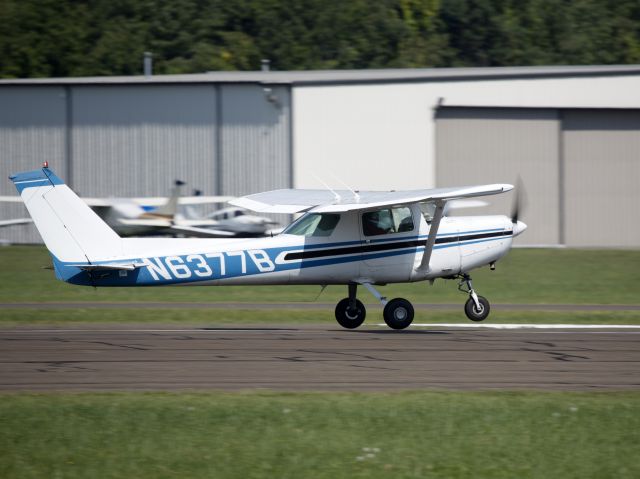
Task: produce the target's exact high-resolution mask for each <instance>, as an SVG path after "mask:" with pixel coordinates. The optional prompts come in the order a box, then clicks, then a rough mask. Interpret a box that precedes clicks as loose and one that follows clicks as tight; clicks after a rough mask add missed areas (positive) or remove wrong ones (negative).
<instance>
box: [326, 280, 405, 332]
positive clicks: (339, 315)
mask: <svg viewBox="0 0 640 479" xmlns="http://www.w3.org/2000/svg"><path fill="white" fill-rule="evenodd" d="M363 286H364V287H365V288H367V289H368V290H369V291H370V292H371V294H373V295H374V296H375V297H376V298H377V299H378V300H379V301H380V302H381V303H382V304H383V305H384V310H383V313H382V314H383V316H384V322H385V323H387V326H389V327H390V328H392V329H404V328H406V327H407V326H409V325H410V324H411V322H412V321H413V316H414V310H413V306H412V305H411V303H410V302H409V301H407V300H406V299H403V298H395V299H392V300H390V301H387V298H385V297H384V296H382V295H381V294H380V293H379V292H378V291H377V290H376V289H375V288H374V287H373V285H371V284H369V283H363ZM357 288H358V285H357V284H356V283H350V284H349V297H348V298H344V299H343V300H341V301H340V302H339V303H338V305H337V306H336V320H337V321H338V324H340V326H342V327H343V328H347V329H354V328H357V327H358V326H360V325H361V324H362V323H363V322H364V318H365V317H366V315H367V311H366V309H365V307H364V304H362V302H360V300H358V299H356V291H357Z"/></svg>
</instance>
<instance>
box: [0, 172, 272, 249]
mask: <svg viewBox="0 0 640 479" xmlns="http://www.w3.org/2000/svg"><path fill="white" fill-rule="evenodd" d="M183 184H184V183H183V182H181V181H176V182H175V185H174V187H173V189H172V190H171V195H170V196H169V197H168V198H164V197H140V198H82V200H83V201H84V202H85V203H86V204H87V205H89V206H90V207H91V208H92V209H93V210H94V211H95V212H96V213H97V214H98V216H100V218H102V219H103V220H104V221H105V222H106V223H107V224H108V225H109V226H110V227H111V228H112V229H113V230H114V231H115V232H116V233H118V235H120V236H158V235H184V236H195V237H203V238H231V237H235V236H241V237H244V236H265V235H267V234H269V230H270V228H273V225H275V223H274V222H273V221H271V220H270V219H269V218H265V217H262V216H254V215H250V214H247V212H246V210H242V209H241V208H223V209H221V210H217V211H214V212H213V213H211V214H209V215H208V216H206V217H205V216H204V215H202V214H199V213H198V212H196V211H194V209H193V208H194V207H196V206H199V205H206V204H222V203H226V202H228V201H229V200H231V199H233V198H234V197H233V196H201V195H194V196H181V194H180V189H181V187H182V185H183ZM0 202H22V199H21V198H20V197H17V196H0ZM24 222H31V220H26V221H22V223H24ZM8 224H20V223H18V222H15V223H8ZM0 226H3V225H2V224H1V223H0Z"/></svg>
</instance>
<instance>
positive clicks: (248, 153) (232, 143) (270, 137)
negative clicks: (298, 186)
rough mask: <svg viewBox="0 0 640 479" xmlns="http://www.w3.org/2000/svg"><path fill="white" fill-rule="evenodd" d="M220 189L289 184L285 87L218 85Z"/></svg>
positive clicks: (233, 191) (235, 191) (246, 190)
mask: <svg viewBox="0 0 640 479" xmlns="http://www.w3.org/2000/svg"><path fill="white" fill-rule="evenodd" d="M221 110H222V134H221V138H222V163H221V165H220V167H221V172H222V187H223V191H222V194H226V195H246V194H250V193H257V192H260V191H267V190H273V189H278V188H288V187H290V185H291V152H290V145H291V143H290V142H291V134H290V127H291V125H290V118H291V113H290V111H291V99H290V93H289V89H288V88H287V87H276V86H265V87H263V86H254V87H247V86H244V85H224V86H222V108H221Z"/></svg>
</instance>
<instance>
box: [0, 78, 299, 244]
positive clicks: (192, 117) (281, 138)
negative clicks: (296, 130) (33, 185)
mask: <svg viewBox="0 0 640 479" xmlns="http://www.w3.org/2000/svg"><path fill="white" fill-rule="evenodd" d="M290 98H291V95H290V89H289V87H282V86H273V87H268V86H263V85H257V84H233V85H231V84H228V85H227V84H214V83H210V84H184V83H183V84H175V85H73V86H68V87H64V86H62V87H40V86H26V87H12V86H10V87H2V88H0V105H1V108H0V157H1V158H2V172H3V175H4V176H5V178H6V176H8V175H9V174H10V173H13V172H17V171H24V170H29V169H34V168H37V167H38V166H39V165H40V164H41V163H42V161H44V160H45V159H46V160H48V161H49V163H50V166H51V168H52V169H54V171H56V173H58V175H59V176H60V177H62V178H63V179H64V180H65V181H66V182H67V183H68V184H70V185H71V186H72V187H73V188H74V190H75V191H76V192H78V193H79V194H80V195H81V196H97V197H118V196H124V197H127V196H164V195H167V194H169V191H170V188H171V186H172V185H173V182H174V180H176V179H180V180H182V181H185V182H186V183H187V189H186V190H185V192H186V193H187V194H188V193H189V192H190V190H191V189H199V190H201V191H202V192H203V193H204V194H210V195H215V194H224V195H242V194H248V193H254V192H258V191H264V190H268V189H276V188H287V187H290V186H291V99H290ZM0 194H2V195H15V194H16V191H15V189H14V188H13V185H12V184H11V183H10V182H9V181H3V182H2V183H1V185H0ZM17 217H28V214H27V211H26V209H25V208H24V206H23V205H21V204H6V203H4V204H0V219H11V218H17ZM277 219H279V220H280V221H283V220H285V219H287V218H285V217H281V218H277ZM0 238H2V239H7V240H9V241H11V242H18V243H24V242H40V237H39V235H38V234H37V232H36V231H35V228H34V227H33V226H12V227H8V228H3V229H2V230H0Z"/></svg>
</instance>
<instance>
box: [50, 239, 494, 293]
mask: <svg viewBox="0 0 640 479" xmlns="http://www.w3.org/2000/svg"><path fill="white" fill-rule="evenodd" d="M486 231H501V230H479V231H470V232H465V233H455V234H456V235H458V236H460V237H462V238H461V239H460V240H459V241H453V242H451V243H444V244H440V245H438V244H437V245H435V246H434V249H444V248H452V247H457V246H459V245H460V244H475V243H484V242H488V241H496V240H501V239H505V236H499V237H493V238H486V239H479V240H473V241H466V242H465V240H464V236H465V235H469V233H472V234H476V233H478V232H486ZM439 236H440V235H439ZM414 238H416V237H414ZM422 238H426V236H424V237H422ZM409 239H410V238H407V237H404V238H402V240H409ZM395 241H398V239H395ZM354 243H356V244H361V242H359V241H358V242H342V243H333V244H332V246H344V245H353V244H354ZM309 246H312V247H313V248H314V249H315V248H318V247H320V246H324V247H325V248H326V247H327V245H326V244H325V245H309ZM306 249H309V248H308V247H307V246H303V247H302V248H301V247H300V246H289V247H282V248H265V249H255V250H244V251H235V252H227V253H210V254H209V255H210V256H209V257H207V253H202V254H185V255H175V256H157V257H151V258H132V259H130V260H127V261H130V262H133V263H141V262H146V263H147V264H148V266H145V267H142V268H137V269H135V270H133V271H124V270H120V271H118V270H116V271H114V270H103V271H94V272H91V273H89V272H87V271H84V270H82V269H80V268H78V267H76V266H73V263H64V262H61V261H59V260H58V259H57V258H55V257H54V266H55V270H56V276H57V277H58V278H59V279H62V280H64V281H67V282H69V283H72V284H78V285H88V286H147V285H149V286H150V285H163V284H164V285H167V284H183V283H197V282H202V281H212V280H221V279H230V278H237V277H242V276H252V275H261V274H267V273H271V272H281V271H291V270H296V269H303V268H305V269H306V268H314V267H321V266H330V265H334V264H344V263H350V262H355V261H361V260H364V261H367V260H372V259H378V258H385V257H391V256H401V255H407V254H413V255H415V254H417V253H419V252H421V251H423V250H424V246H412V247H399V248H396V249H391V250H388V251H381V252H375V253H373V252H372V253H366V252H361V253H355V254H347V255H345V254H343V255H340V256H329V257H325V258H321V259H302V260H293V261H290V262H286V263H278V264H276V263H275V261H276V258H278V256H279V255H281V254H282V253H286V252H290V251H301V250H302V251H304V250H306ZM327 252H328V253H329V252H330V249H329V251H327ZM230 253H231V254H230ZM223 262H224V268H223ZM98 264H99V263H98ZM243 264H244V267H243ZM223 273H224V274H223Z"/></svg>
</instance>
